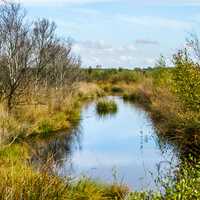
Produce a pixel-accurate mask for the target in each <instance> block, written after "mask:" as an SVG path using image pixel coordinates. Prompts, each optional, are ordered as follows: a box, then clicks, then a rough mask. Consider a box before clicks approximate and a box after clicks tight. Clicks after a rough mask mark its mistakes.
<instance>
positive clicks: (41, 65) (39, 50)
mask: <svg viewBox="0 0 200 200" xmlns="http://www.w3.org/2000/svg"><path fill="white" fill-rule="evenodd" d="M55 30H56V25H55V23H54V22H50V21H49V20H47V19H39V20H37V21H35V22H34V27H33V34H32V41H33V43H34V59H35V63H34V68H35V72H36V73H35V81H36V83H35V85H36V86H37V85H38V82H39V81H40V79H41V78H42V76H41V74H42V73H41V72H42V71H43V70H44V69H45V68H47V67H48V65H49V64H51V63H52V62H53V61H54V60H55V58H56V56H57V55H58V51H59V50H58V48H56V45H57V43H58V42H59V40H58V39H57V38H56V35H55ZM46 71H47V70H46Z"/></svg>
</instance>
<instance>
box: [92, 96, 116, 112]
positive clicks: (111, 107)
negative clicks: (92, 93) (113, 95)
mask: <svg viewBox="0 0 200 200" xmlns="http://www.w3.org/2000/svg"><path fill="white" fill-rule="evenodd" d="M117 109H118V108H117V104H116V103H115V101H113V100H107V99H102V100H99V101H98V102H97V104H96V111H97V113H98V114H99V115H107V114H115V113H116V112H117Z"/></svg>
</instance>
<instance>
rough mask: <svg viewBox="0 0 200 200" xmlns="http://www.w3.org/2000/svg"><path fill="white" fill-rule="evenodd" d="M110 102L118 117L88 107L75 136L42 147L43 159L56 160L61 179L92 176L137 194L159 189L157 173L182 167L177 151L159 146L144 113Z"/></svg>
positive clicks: (119, 100) (124, 104)
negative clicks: (49, 157) (140, 191)
mask: <svg viewBox="0 0 200 200" xmlns="http://www.w3.org/2000/svg"><path fill="white" fill-rule="evenodd" d="M109 98H113V99H114V100H115V101H116V103H117V105H118V112H117V113H116V114H115V115H113V116H111V115H110V116H106V117H100V116H99V115H98V114H97V113H96V109H95V102H93V103H90V104H88V105H86V106H85V107H83V109H82V114H81V116H82V120H81V122H80V124H79V125H78V127H77V128H76V129H75V130H73V131H74V134H73V135H72V136H66V137H63V138H61V139H55V140H53V141H51V142H50V143H49V144H48V145H46V146H45V145H41V147H40V150H42V155H47V154H49V152H51V153H52V152H53V153H54V155H56V160H57V163H58V164H57V165H56V166H55V168H54V171H55V173H57V174H58V175H60V176H69V175H70V176H72V177H80V176H89V177H91V178H93V179H97V180H102V181H106V182H108V183H112V182H113V181H115V179H116V178H117V180H118V181H119V182H123V183H126V184H127V185H128V186H129V187H130V188H131V189H134V190H144V189H145V190H147V189H153V190H155V189H156V185H155V183H154V179H155V177H157V175H158V169H159V170H161V171H162V172H163V173H167V172H168V170H169V168H170V165H171V164H173V165H174V164H176V163H177V160H178V159H177V157H176V151H175V150H174V148H173V147H172V146H170V145H167V144H165V145H162V144H160V141H159V138H158V137H157V135H156V133H155V129H154V126H153V123H152V121H151V119H150V118H149V116H148V114H147V113H146V112H145V111H144V110H143V109H141V108H139V107H137V106H136V105H133V104H130V103H127V102H124V101H123V100H122V99H121V98H120V97H109ZM166 147H167V148H166ZM43 148H44V149H43Z"/></svg>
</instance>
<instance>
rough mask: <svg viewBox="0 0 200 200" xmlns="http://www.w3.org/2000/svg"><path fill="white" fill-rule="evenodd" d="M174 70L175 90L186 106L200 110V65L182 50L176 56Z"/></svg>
mask: <svg viewBox="0 0 200 200" xmlns="http://www.w3.org/2000/svg"><path fill="white" fill-rule="evenodd" d="M174 62H175V69H174V71H173V80H174V88H173V89H174V92H175V93H176V94H177V96H178V97H179V99H180V100H181V101H182V102H183V104H184V106H185V107H186V108H188V109H190V110H193V111H200V66H199V64H197V63H194V62H193V61H192V59H190V58H189V57H188V55H187V52H181V53H179V54H178V55H176V56H175V57H174Z"/></svg>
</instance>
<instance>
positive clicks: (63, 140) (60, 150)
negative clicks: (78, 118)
mask: <svg viewBox="0 0 200 200" xmlns="http://www.w3.org/2000/svg"><path fill="white" fill-rule="evenodd" d="M81 130H82V128H81V126H80V125H78V126H77V127H75V128H74V129H73V130H71V131H70V132H66V133H61V135H62V136H57V137H54V138H51V139H49V140H45V141H38V142H35V143H34V144H31V152H32V157H31V164H32V165H33V166H35V167H36V168H39V169H42V168H45V169H47V168H48V170H53V169H54V168H55V167H56V168H61V167H62V166H63V164H64V163H65V162H67V161H68V160H70V158H71V157H72V154H73V152H74V151H75V150H77V149H79V150H80V149H81V148H82V147H81V141H82V131H81Z"/></svg>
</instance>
